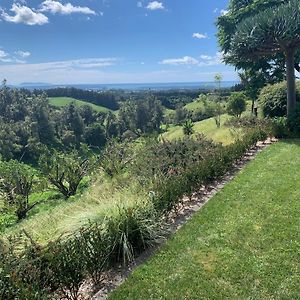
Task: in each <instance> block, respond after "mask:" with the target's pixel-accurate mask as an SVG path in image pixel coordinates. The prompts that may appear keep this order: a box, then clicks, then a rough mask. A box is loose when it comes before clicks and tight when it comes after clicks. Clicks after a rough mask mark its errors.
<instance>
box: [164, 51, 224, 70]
mask: <svg viewBox="0 0 300 300" xmlns="http://www.w3.org/2000/svg"><path fill="white" fill-rule="evenodd" d="M222 58H223V55H222V53H221V52H217V53H216V54H215V55H213V56H211V55H205V54H202V55H200V56H199V58H198V59H197V58H194V57H191V56H184V57H181V58H169V59H164V60H162V61H161V62H160V64H162V65H172V66H183V65H186V66H198V67H205V66H217V65H221V64H222Z"/></svg>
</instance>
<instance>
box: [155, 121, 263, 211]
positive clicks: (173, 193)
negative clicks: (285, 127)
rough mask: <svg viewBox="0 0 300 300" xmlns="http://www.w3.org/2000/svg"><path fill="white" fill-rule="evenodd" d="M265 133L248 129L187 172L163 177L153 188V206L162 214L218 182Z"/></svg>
mask: <svg viewBox="0 0 300 300" xmlns="http://www.w3.org/2000/svg"><path fill="white" fill-rule="evenodd" d="M267 136H268V132H267V131H265V130H264V129H262V128H259V127H257V128H253V129H249V130H248V131H247V132H246V134H245V135H244V136H243V138H242V139H240V140H237V141H236V142H235V143H234V144H232V145H229V146H226V147H219V148H217V149H216V150H215V151H214V152H212V153H211V154H210V156H209V157H206V158H205V159H203V160H200V161H198V162H196V163H194V164H191V165H189V167H188V168H187V169H185V170H184V171H182V172H181V173H179V174H175V175H173V176H172V177H165V178H164V179H162V180H161V181H159V182H157V185H156V188H155V190H156V197H155V198H154V206H155V208H156V209H157V210H158V211H162V212H164V213H166V212H168V211H170V210H171V209H173V208H174V207H176V205H177V204H178V203H179V202H180V201H181V200H182V198H183V197H184V196H189V197H190V196H191V194H192V193H193V192H195V191H197V190H199V189H200V188H201V186H203V185H204V186H205V185H207V184H209V183H211V182H213V181H214V180H217V179H220V178H221V177H222V176H223V175H224V174H225V173H226V172H227V171H229V170H230V169H231V168H232V167H233V164H234V163H235V162H236V161H237V160H239V159H241V158H242V157H243V155H245V153H246V152H247V151H248V150H249V149H251V148H252V147H254V146H255V145H256V143H257V142H258V141H260V140H265V139H266V138H267Z"/></svg>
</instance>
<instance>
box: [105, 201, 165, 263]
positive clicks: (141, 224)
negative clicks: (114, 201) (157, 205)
mask: <svg viewBox="0 0 300 300" xmlns="http://www.w3.org/2000/svg"><path fill="white" fill-rule="evenodd" d="M150 204H151V203H147V202H145V203H144V204H142V203H140V204H139V205H135V206H131V207H123V208H121V207H120V208H119V211H118V214H117V215H115V216H113V217H112V218H110V219H109V220H107V223H106V225H105V226H106V230H107V234H108V235H109V236H110V238H111V239H112V245H113V251H112V252H111V254H110V260H111V262H112V263H118V262H122V263H123V264H126V263H128V262H132V261H133V259H134V257H135V256H136V255H137V254H139V253H141V252H142V251H144V250H145V249H147V248H148V247H150V246H152V245H154V243H155V241H156V240H157V239H158V238H159V237H161V221H160V220H159V217H158V215H157V213H156V211H155V210H154V208H153V207H152V206H151V205H150Z"/></svg>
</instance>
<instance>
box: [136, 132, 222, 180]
mask: <svg viewBox="0 0 300 300" xmlns="http://www.w3.org/2000/svg"><path fill="white" fill-rule="evenodd" d="M218 147H220V145H216V144H214V143H213V142H212V141H209V140H207V139H205V138H204V136H203V135H197V136H196V137H195V139H191V138H186V137H185V138H183V139H180V140H174V141H165V140H163V141H162V142H160V141H157V140H151V141H149V143H148V144H147V145H146V146H145V147H144V148H143V149H142V150H141V151H139V152H138V154H137V155H136V159H135V161H134V162H133V166H132V169H131V171H132V173H133V174H134V175H135V177H136V178H138V180H140V181H141V182H142V183H143V184H145V183H147V184H149V182H150V183H154V184H155V182H159V181H160V178H161V179H162V180H164V179H165V178H169V177H170V178H173V177H174V175H176V174H181V173H182V172H184V170H187V169H188V168H189V166H191V165H194V164H196V163H197V162H199V161H202V160H203V159H205V158H207V157H209V156H210V155H211V154H212V153H214V152H215V151H216V149H217V148H218Z"/></svg>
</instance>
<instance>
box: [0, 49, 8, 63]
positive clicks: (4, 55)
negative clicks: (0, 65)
mask: <svg viewBox="0 0 300 300" xmlns="http://www.w3.org/2000/svg"><path fill="white" fill-rule="evenodd" d="M7 57H8V53H6V52H5V51H4V50H0V61H2V59H6V58H7Z"/></svg>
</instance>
